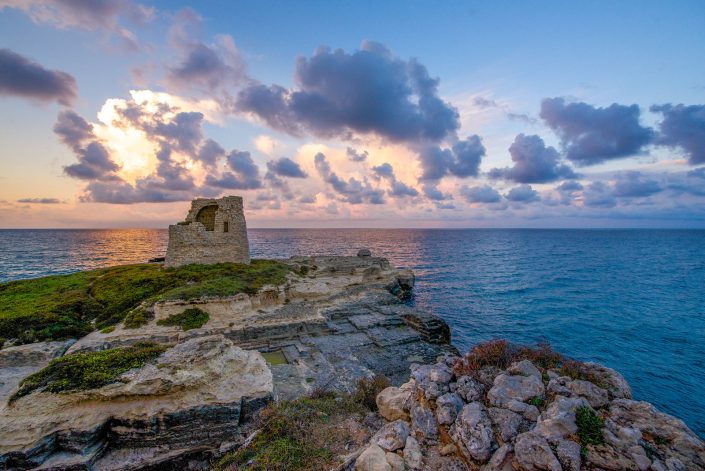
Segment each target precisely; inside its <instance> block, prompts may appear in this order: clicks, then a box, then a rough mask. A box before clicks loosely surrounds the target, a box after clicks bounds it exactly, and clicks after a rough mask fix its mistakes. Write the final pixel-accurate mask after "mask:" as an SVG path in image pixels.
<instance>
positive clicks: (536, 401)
mask: <svg viewBox="0 0 705 471" xmlns="http://www.w3.org/2000/svg"><path fill="white" fill-rule="evenodd" d="M529 404H531V405H532V406H535V407H539V408H540V407H541V406H542V405H543V398H541V397H538V396H537V397H534V398H532V399H531V400H530V401H529Z"/></svg>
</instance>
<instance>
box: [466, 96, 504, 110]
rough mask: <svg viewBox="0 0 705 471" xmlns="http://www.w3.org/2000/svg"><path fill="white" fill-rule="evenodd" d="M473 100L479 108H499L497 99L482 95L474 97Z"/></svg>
mask: <svg viewBox="0 0 705 471" xmlns="http://www.w3.org/2000/svg"><path fill="white" fill-rule="evenodd" d="M472 102H473V103H474V104H475V106H477V107H478V108H497V107H498V106H499V105H497V102H496V101H494V100H490V99H488V98H484V97H481V96H476V97H475V98H473V100H472Z"/></svg>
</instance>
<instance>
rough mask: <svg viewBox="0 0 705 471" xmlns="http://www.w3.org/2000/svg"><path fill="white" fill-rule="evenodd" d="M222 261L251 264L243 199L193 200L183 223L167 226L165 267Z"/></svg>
mask: <svg viewBox="0 0 705 471" xmlns="http://www.w3.org/2000/svg"><path fill="white" fill-rule="evenodd" d="M222 262H235V263H250V246H249V243H248V242H247V226H246V225H245V214H244V212H243V208H242V198H241V197H239V196H226V197H224V198H219V199H210V198H198V199H195V200H193V201H192V202H191V209H190V210H189V212H188V214H187V215H186V220H185V221H183V222H180V223H178V224H174V225H171V226H169V245H168V247H167V249H166V259H165V262H164V265H165V266H167V267H178V266H181V265H188V264H189V263H205V264H209V263H222Z"/></svg>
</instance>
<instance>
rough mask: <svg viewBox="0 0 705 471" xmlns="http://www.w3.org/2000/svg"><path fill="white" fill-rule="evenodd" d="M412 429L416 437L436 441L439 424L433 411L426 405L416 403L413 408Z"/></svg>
mask: <svg viewBox="0 0 705 471" xmlns="http://www.w3.org/2000/svg"><path fill="white" fill-rule="evenodd" d="M411 430H412V433H413V434H414V436H415V438H417V439H418V440H420V441H422V442H428V443H436V441H437V439H438V425H437V424H436V417H435V416H434V415H433V411H431V409H429V408H428V407H425V406H424V405H421V404H419V403H414V405H413V406H412V408H411Z"/></svg>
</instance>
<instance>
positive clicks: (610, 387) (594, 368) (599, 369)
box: [583, 362, 632, 400]
mask: <svg viewBox="0 0 705 471" xmlns="http://www.w3.org/2000/svg"><path fill="white" fill-rule="evenodd" d="M583 365H584V366H585V367H586V368H587V369H588V371H590V372H591V373H592V374H594V375H595V376H597V377H598V378H600V380H601V383H604V385H605V389H607V392H608V394H609V396H610V400H611V399H631V398H632V389H631V388H630V387H629V383H627V380H626V379H624V376H622V375H621V374H619V372H617V371H615V370H613V369H612V368H608V367H606V366H604V365H600V364H598V363H592V362H588V363H583Z"/></svg>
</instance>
